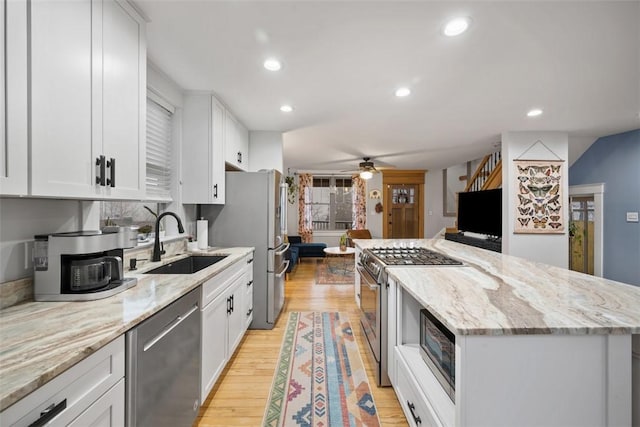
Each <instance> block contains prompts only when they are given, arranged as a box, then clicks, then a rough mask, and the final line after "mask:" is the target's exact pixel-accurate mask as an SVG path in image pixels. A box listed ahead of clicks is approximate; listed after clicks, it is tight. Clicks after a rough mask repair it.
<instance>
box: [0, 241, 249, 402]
mask: <svg viewBox="0 0 640 427" xmlns="http://www.w3.org/2000/svg"><path fill="white" fill-rule="evenodd" d="M252 251H253V248H211V249H209V250H208V251H198V252H197V253H198V254H202V255H205V254H206V255H221V254H224V255H228V256H227V257H226V258H225V259H223V260H222V261H220V262H218V263H216V264H214V265H212V266H210V267H207V268H205V269H203V270H201V271H198V272H197V273H194V274H184V275H182V274H142V273H144V271H148V270H151V269H153V268H155V267H157V266H160V265H163V264H167V263H169V262H171V261H176V260H178V259H180V258H184V257H185V256H186V254H183V255H178V256H173V257H166V258H163V260H162V261H161V262H157V263H146V265H145V266H144V268H140V269H139V270H137V271H136V273H135V274H133V273H132V272H130V271H125V276H126V277H137V278H138V283H137V284H136V286H134V287H132V288H130V289H128V290H126V291H124V292H121V293H119V294H116V295H113V296H111V297H108V298H105V299H100V300H96V301H79V302H28V303H24V304H19V305H16V306H13V307H9V308H6V309H3V310H1V311H0V411H2V410H4V409H6V408H7V407H9V406H10V405H12V404H13V403H15V402H17V401H18V400H20V399H21V398H23V397H24V396H26V395H27V394H29V393H30V392H32V391H34V390H35V389H37V388H38V387H40V386H42V385H43V384H45V383H46V382H47V381H49V380H51V379H53V378H54V377H56V376H57V375H59V374H61V373H62V372H64V371H65V370H67V369H68V368H70V367H71V366H73V365H75V364H76V363H78V362H80V361H81V360H82V359H84V358H86V357H87V356H89V355H91V354H92V353H94V352H95V351H97V350H98V349H100V348H101V347H103V346H104V345H106V344H108V343H109V342H111V341H113V340H114V339H115V338H117V337H119V336H120V335H122V334H124V333H125V332H127V331H128V330H129V329H131V328H133V327H134V326H136V325H137V324H139V323H140V322H142V321H143V320H145V319H147V318H148V317H150V316H152V315H153V314H154V313H156V312H158V311H160V310H161V309H163V308H164V307H166V306H167V305H169V304H170V303H172V302H173V301H175V300H177V299H178V298H180V297H181V296H183V295H185V294H187V293H188V292H189V291H191V290H192V289H195V288H197V287H198V286H199V285H200V284H202V283H203V282H205V281H206V280H208V279H210V278H211V277H213V276H215V275H216V274H218V273H220V272H221V271H223V270H225V269H226V268H227V267H229V266H231V265H233V264H235V263H236V262H238V261H240V260H242V259H244V257H245V256H246V255H247V254H249V253H251V252H252Z"/></svg>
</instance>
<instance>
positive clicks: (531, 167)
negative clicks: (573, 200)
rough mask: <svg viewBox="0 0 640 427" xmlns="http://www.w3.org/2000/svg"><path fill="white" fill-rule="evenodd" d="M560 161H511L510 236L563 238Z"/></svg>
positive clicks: (561, 165)
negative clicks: (512, 206)
mask: <svg viewBox="0 0 640 427" xmlns="http://www.w3.org/2000/svg"><path fill="white" fill-rule="evenodd" d="M563 163H564V162H563V161H562V160H514V168H515V174H514V176H515V180H516V182H515V188H517V189H518V190H517V192H516V193H517V200H516V203H515V212H514V214H515V215H514V217H515V226H514V233H521V234H564V232H565V224H564V208H565V207H564V206H563V204H562V203H563V191H562V174H563V173H564V170H563Z"/></svg>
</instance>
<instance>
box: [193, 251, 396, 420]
mask: <svg viewBox="0 0 640 427" xmlns="http://www.w3.org/2000/svg"><path fill="white" fill-rule="evenodd" d="M315 273H316V260H314V259H305V260H303V261H302V262H301V263H300V264H299V265H298V266H297V268H296V269H295V270H294V272H293V274H291V275H290V277H289V280H287V282H286V294H285V295H286V301H285V306H284V308H283V312H282V313H281V314H280V317H279V318H278V321H277V322H276V326H275V327H274V328H273V330H271V331H262V330H248V331H247V333H246V335H245V337H244V339H243V341H242V343H241V344H240V346H239V347H238V349H237V350H236V352H235V355H234V356H233V358H232V359H231V361H230V362H229V364H228V365H227V367H226V369H225V371H224V372H223V373H222V375H221V377H220V379H219V380H218V382H217V384H216V386H215V387H214V389H213V390H212V391H211V393H210V394H209V397H208V399H207V400H206V401H205V402H204V404H203V405H202V409H201V410H200V414H199V416H198V420H197V421H196V424H195V425H196V426H198V427H209V426H254V427H258V426H260V425H261V422H262V416H263V415H264V408H265V405H266V402H267V398H268V397H269V390H270V389H271V380H272V378H273V371H274V368H275V365H276V361H277V359H278V355H279V353H280V344H281V342H282V336H283V334H284V329H285V327H286V323H287V319H288V318H289V314H288V313H289V312H291V311H339V312H341V313H346V314H348V315H349V321H350V322H351V326H352V327H353V331H354V334H355V335H356V337H357V340H358V346H359V349H360V355H361V356H362V360H363V361H364V364H365V368H366V370H367V375H368V376H369V384H370V385H371V389H372V392H373V398H374V400H375V402H376V407H377V408H378V414H379V416H380V421H381V423H382V425H383V426H408V424H407V421H406V419H405V417H404V414H403V412H402V409H401V408H400V404H399V403H398V400H397V398H396V395H395V393H394V391H393V389H392V388H391V387H383V388H380V387H376V385H375V384H374V381H375V380H374V378H375V377H374V375H373V371H372V369H371V363H370V362H369V358H368V356H367V354H366V352H365V347H364V345H366V343H364V342H363V339H364V338H363V337H362V332H361V328H360V327H359V313H358V309H357V307H356V304H355V302H354V297H353V286H349V285H316V284H315ZM327 427H335V426H327Z"/></svg>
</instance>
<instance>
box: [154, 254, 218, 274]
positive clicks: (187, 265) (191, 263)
mask: <svg viewBox="0 0 640 427" xmlns="http://www.w3.org/2000/svg"><path fill="white" fill-rule="evenodd" d="M226 257H227V255H213V256H189V257H187V258H183V259H180V260H178V261H174V262H172V263H169V264H165V265H163V266H162V267H158V268H154V269H153V270H149V271H147V272H145V273H144V274H193V273H196V272H198V271H200V270H202V269H204V268H207V267H209V266H210V265H213V264H215V263H216V262H219V261H222V260H223V259H225V258H226Z"/></svg>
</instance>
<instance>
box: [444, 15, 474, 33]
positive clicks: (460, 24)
mask: <svg viewBox="0 0 640 427" xmlns="http://www.w3.org/2000/svg"><path fill="white" fill-rule="evenodd" d="M469 22H470V20H469V18H455V19H452V20H451V21H449V22H447V25H445V26H444V35H445V36H449V37H454V36H458V35H460V34H462V33H464V32H465V31H467V28H469Z"/></svg>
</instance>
